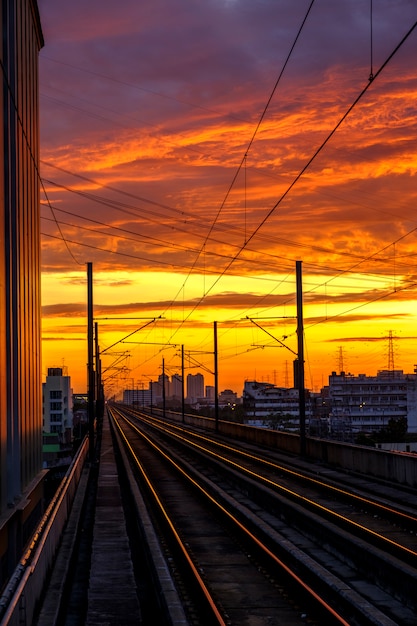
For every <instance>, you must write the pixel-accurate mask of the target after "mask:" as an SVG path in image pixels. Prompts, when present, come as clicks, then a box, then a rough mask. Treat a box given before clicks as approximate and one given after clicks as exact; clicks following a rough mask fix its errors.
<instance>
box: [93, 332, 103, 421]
mask: <svg viewBox="0 0 417 626" xmlns="http://www.w3.org/2000/svg"><path fill="white" fill-rule="evenodd" d="M94 338H95V353H96V377H95V380H96V417H97V419H98V420H100V421H101V420H102V418H103V414H104V391H103V384H102V381H101V359H100V346H99V343H98V322H95V323H94Z"/></svg>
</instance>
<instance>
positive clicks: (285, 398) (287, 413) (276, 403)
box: [243, 380, 311, 430]
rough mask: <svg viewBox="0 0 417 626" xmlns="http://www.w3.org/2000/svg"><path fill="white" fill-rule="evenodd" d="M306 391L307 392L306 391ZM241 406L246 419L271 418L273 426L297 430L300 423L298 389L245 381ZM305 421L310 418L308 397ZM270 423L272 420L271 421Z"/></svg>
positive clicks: (307, 421) (307, 399)
mask: <svg viewBox="0 0 417 626" xmlns="http://www.w3.org/2000/svg"><path fill="white" fill-rule="evenodd" d="M306 393H308V392H307V391H306ZM243 407H244V409H245V413H246V417H247V418H248V420H251V421H253V420H269V421H271V420H273V421H274V427H276V428H282V429H283V430H297V429H298V428H299V425H300V407H299V400H298V389H294V388H289V389H288V388H287V387H276V386H275V385H273V384H271V383H264V382H258V381H256V380H252V381H248V380H246V381H245V384H244V388H243ZM305 414H306V423H309V421H310V418H311V403H310V401H309V397H307V398H306V404H305ZM271 423H272V422H271Z"/></svg>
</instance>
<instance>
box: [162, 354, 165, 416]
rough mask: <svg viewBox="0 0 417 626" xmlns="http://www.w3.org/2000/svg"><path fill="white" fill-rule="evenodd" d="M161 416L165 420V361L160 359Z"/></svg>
mask: <svg viewBox="0 0 417 626" xmlns="http://www.w3.org/2000/svg"><path fill="white" fill-rule="evenodd" d="M162 416H163V418H164V419H165V359H162Z"/></svg>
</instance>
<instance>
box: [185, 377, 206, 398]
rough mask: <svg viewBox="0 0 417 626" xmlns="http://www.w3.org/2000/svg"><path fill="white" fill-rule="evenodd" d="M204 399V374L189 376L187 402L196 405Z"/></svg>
mask: <svg viewBox="0 0 417 626" xmlns="http://www.w3.org/2000/svg"><path fill="white" fill-rule="evenodd" d="M201 398H204V376H203V374H200V373H198V374H188V375H187V402H189V403H190V404H194V403H195V402H198V400H200V399H201Z"/></svg>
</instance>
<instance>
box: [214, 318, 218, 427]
mask: <svg viewBox="0 0 417 626" xmlns="http://www.w3.org/2000/svg"><path fill="white" fill-rule="evenodd" d="M217 361H218V355H217V322H214V421H215V430H216V432H218V430H219V371H218V364H217Z"/></svg>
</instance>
